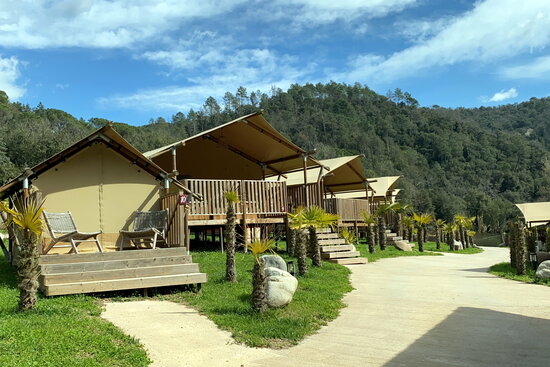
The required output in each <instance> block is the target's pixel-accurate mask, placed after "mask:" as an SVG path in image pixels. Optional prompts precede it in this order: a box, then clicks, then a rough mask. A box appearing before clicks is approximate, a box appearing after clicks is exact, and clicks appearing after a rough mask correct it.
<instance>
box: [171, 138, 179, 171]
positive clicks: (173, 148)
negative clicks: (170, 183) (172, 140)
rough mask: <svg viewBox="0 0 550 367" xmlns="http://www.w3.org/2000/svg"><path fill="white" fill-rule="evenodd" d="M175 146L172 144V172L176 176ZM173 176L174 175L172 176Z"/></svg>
mask: <svg viewBox="0 0 550 367" xmlns="http://www.w3.org/2000/svg"><path fill="white" fill-rule="evenodd" d="M176 153H177V146H175V145H174V146H172V173H173V174H174V176H177V172H178V165H177V161H176ZM174 178H175V177H174Z"/></svg>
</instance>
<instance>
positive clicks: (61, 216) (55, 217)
mask: <svg viewBox="0 0 550 367" xmlns="http://www.w3.org/2000/svg"><path fill="white" fill-rule="evenodd" d="M44 219H45V222H46V226H47V227H48V231H49V232H50V235H51V237H52V243H51V244H50V245H48V246H47V247H46V248H45V249H44V254H47V253H48V252H49V251H50V250H51V249H52V248H54V247H71V250H70V251H69V253H72V252H74V253H75V254H78V249H77V247H78V245H80V244H81V243H82V242H95V244H96V246H97V249H98V250H99V252H103V248H102V247H101V243H100V242H99V240H98V239H97V236H99V235H100V234H101V231H99V232H79V231H78V229H77V228H76V224H75V222H74V219H73V216H72V214H71V212H66V213H47V212H44ZM59 242H69V243H70V245H58V243H59Z"/></svg>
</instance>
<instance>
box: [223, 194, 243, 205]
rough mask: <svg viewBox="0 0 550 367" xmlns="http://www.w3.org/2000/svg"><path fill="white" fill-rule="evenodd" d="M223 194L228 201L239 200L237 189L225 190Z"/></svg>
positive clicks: (234, 201) (234, 202)
mask: <svg viewBox="0 0 550 367" xmlns="http://www.w3.org/2000/svg"><path fill="white" fill-rule="evenodd" d="M224 196H225V200H227V202H228V203H232V204H236V203H238V202H240V200H239V194H238V193H237V191H226V192H225V194H224Z"/></svg>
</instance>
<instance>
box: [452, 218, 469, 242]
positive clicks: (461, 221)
mask: <svg viewBox="0 0 550 367" xmlns="http://www.w3.org/2000/svg"><path fill="white" fill-rule="evenodd" d="M467 219H468V218H467V217H465V216H464V215H461V214H455V216H454V220H455V223H456V225H457V226H458V235H459V238H460V242H462V247H463V248H466V247H468V244H467V243H466V236H465V235H464V225H465V224H466V222H467Z"/></svg>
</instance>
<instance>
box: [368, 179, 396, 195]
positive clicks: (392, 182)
mask: <svg viewBox="0 0 550 367" xmlns="http://www.w3.org/2000/svg"><path fill="white" fill-rule="evenodd" d="M399 178H401V176H384V177H372V178H367V180H368V181H369V185H370V187H372V189H373V190H374V194H373V196H374V197H386V196H392V195H397V194H396V193H394V190H395V186H396V185H397V180H399Z"/></svg>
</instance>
